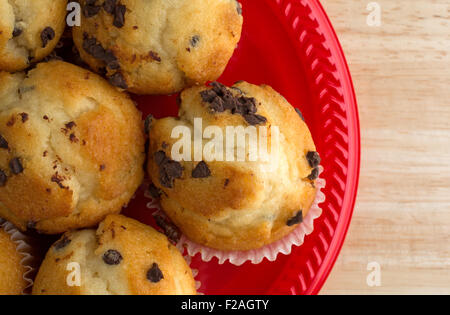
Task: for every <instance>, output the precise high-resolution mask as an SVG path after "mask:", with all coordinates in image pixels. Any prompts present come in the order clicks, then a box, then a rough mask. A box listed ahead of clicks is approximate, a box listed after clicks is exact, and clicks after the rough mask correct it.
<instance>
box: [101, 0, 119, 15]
mask: <svg viewBox="0 0 450 315" xmlns="http://www.w3.org/2000/svg"><path fill="white" fill-rule="evenodd" d="M116 4H117V0H105V2H104V3H103V10H105V11H106V12H107V13H109V14H114V11H115V10H116Z"/></svg>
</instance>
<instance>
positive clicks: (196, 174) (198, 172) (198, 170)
mask: <svg viewBox="0 0 450 315" xmlns="http://www.w3.org/2000/svg"><path fill="white" fill-rule="evenodd" d="M209 176H211V171H210V170H209V167H208V165H207V164H206V163H205V162H203V161H201V162H200V163H198V164H197V166H196V167H195V168H194V170H193V171H192V177H193V178H206V177H209Z"/></svg>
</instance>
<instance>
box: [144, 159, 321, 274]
mask: <svg viewBox="0 0 450 315" xmlns="http://www.w3.org/2000/svg"><path fill="white" fill-rule="evenodd" d="M322 172H323V167H322V166H320V167H319V174H322ZM315 185H316V188H317V194H316V198H315V199H314V202H313V204H312V206H311V208H310V209H309V212H308V214H307V216H306V217H305V218H303V222H302V223H300V224H299V225H298V226H297V228H296V229H295V230H294V231H292V232H291V233H289V234H288V235H286V236H285V237H283V238H282V239H281V240H279V241H277V242H275V243H272V244H269V245H266V246H263V247H261V248H258V249H253V250H249V251H223V250H218V249H214V248H210V247H206V246H203V245H200V244H197V243H194V242H192V241H191V240H189V239H188V238H187V237H186V236H185V235H182V236H181V238H180V241H179V242H178V244H177V247H178V248H179V249H180V251H181V252H183V253H184V250H185V249H186V250H187V253H188V255H189V256H192V257H193V256H195V255H197V254H200V255H201V259H202V260H203V261H205V262H209V261H211V259H213V258H214V257H216V258H217V259H218V260H219V264H223V263H225V262H226V261H229V262H230V263H231V264H233V265H236V266H241V265H242V264H244V263H245V262H247V261H250V262H252V263H253V264H259V263H261V262H262V261H263V259H264V258H267V259H268V260H269V261H275V260H276V259H277V256H278V254H284V255H289V254H290V253H291V252H292V246H300V245H302V244H303V242H304V240H305V236H306V235H309V234H311V233H312V232H313V231H314V220H315V219H317V218H319V217H320V216H321V215H322V209H321V208H320V206H319V204H321V203H323V202H324V201H325V194H324V193H323V192H322V189H323V188H324V187H325V186H326V181H325V179H323V178H320V175H319V178H318V179H317V180H316V182H315ZM146 197H147V198H149V199H151V200H150V201H149V202H148V203H147V208H148V209H150V210H157V211H158V213H159V214H160V215H164V211H163V210H161V208H160V205H159V202H158V201H157V200H154V199H153V198H152V197H151V196H150V195H149V194H148V193H146Z"/></svg>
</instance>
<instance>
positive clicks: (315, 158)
mask: <svg viewBox="0 0 450 315" xmlns="http://www.w3.org/2000/svg"><path fill="white" fill-rule="evenodd" d="M306 159H307V160H308V163H309V166H311V167H312V168H315V167H317V166H319V164H320V155H319V153H317V152H315V151H309V152H308V153H307V154H306Z"/></svg>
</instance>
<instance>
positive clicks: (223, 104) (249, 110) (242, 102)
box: [200, 82, 267, 125]
mask: <svg viewBox="0 0 450 315" xmlns="http://www.w3.org/2000/svg"><path fill="white" fill-rule="evenodd" d="M211 86H212V87H213V88H212V89H210V90H205V91H202V92H200V95H201V97H202V100H203V101H204V102H206V103H209V104H210V107H209V108H210V110H211V112H213V113H214V112H216V113H221V112H224V111H226V110H229V111H231V113H232V114H239V115H241V116H242V117H243V118H244V119H245V120H246V121H247V123H249V124H250V125H259V124H265V123H266V122H267V119H266V118H265V117H263V116H261V115H256V112H257V107H256V100H255V99H254V98H252V97H245V96H239V97H235V96H234V95H233V93H231V92H230V91H229V89H228V88H227V87H226V86H224V85H223V84H220V83H218V82H213V83H211ZM240 94H242V91H241V93H240Z"/></svg>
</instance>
